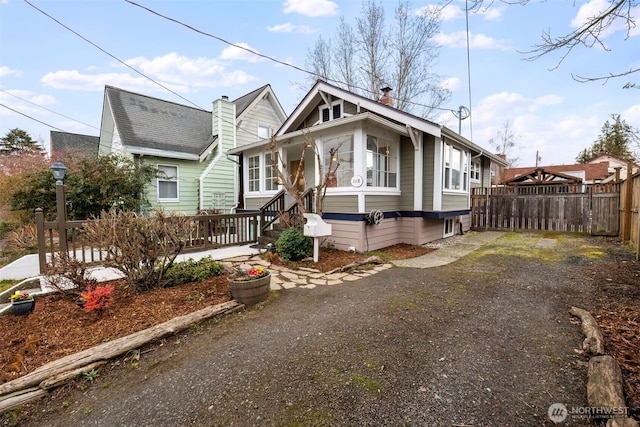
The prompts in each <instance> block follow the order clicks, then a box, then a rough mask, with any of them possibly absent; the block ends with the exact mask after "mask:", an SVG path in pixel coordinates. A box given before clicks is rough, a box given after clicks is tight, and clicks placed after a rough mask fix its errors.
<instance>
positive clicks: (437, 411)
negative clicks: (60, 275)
mask: <svg viewBox="0 0 640 427" xmlns="http://www.w3.org/2000/svg"><path fill="white" fill-rule="evenodd" d="M547 237H548V236H547ZM540 239H541V236H534V235H511V234H508V235H506V236H505V237H502V238H500V239H497V240H495V241H493V242H490V243H488V244H486V245H484V246H483V247H482V248H480V249H479V250H476V251H475V252H473V253H471V254H470V255H468V256H466V257H464V258H462V259H460V260H458V261H456V262H453V263H451V264H449V265H446V266H442V267H436V268H429V269H415V268H392V269H389V270H386V271H383V272H381V273H378V274H376V275H374V276H371V277H369V278H367V279H363V280H360V281H356V282H350V283H344V284H341V285H338V286H324V287H318V288H315V289H312V290H308V289H301V288H297V289H293V290H288V291H283V292H281V293H279V294H277V295H274V297H273V298H272V300H271V301H270V302H269V303H268V304H266V305H264V307H262V308H258V309H256V310H252V311H247V312H245V313H242V314H237V315H233V316H232V317H231V318H228V319H224V320H222V321H220V322H218V323H215V322H213V321H209V322H206V323H204V324H203V325H202V326H198V327H194V328H192V329H191V330H190V331H189V332H188V333H183V334H180V335H179V336H177V337H171V338H168V339H167V340H165V341H163V342H162V343H160V344H162V345H160V344H156V345H155V346H154V347H152V349H153V350H152V351H148V352H146V353H145V352H144V351H143V354H142V356H141V358H140V360H139V361H132V359H131V358H129V359H127V360H126V361H125V360H124V359H122V360H120V362H119V367H118V368H117V369H113V370H110V369H109V367H106V368H104V369H103V370H102V373H101V376H100V378H99V379H98V380H97V381H95V382H94V383H93V384H91V385H88V386H86V387H85V388H84V389H83V390H78V389H71V390H68V391H66V392H65V393H61V394H60V395H59V396H57V397H53V398H52V399H49V400H48V401H46V402H41V403H38V404H36V405H35V406H34V409H33V416H31V417H30V420H29V421H28V422H27V423H26V424H24V425H34V426H36V425H37V426H40V425H56V426H81V425H92V426H93V425H96V426H185V425H201V426H253V425H256V426H272V425H273V426H307V425H327V426H398V425H419V426H474V427H475V426H543V425H544V426H551V425H554V424H553V423H552V422H551V421H550V420H549V419H548V417H547V410H548V408H549V406H550V405H551V404H552V403H556V402H559V403H564V404H566V405H567V406H585V405H586V360H587V359H586V357H584V356H582V355H580V354H578V353H577V352H576V351H575V350H574V349H577V348H578V347H580V343H581V342H582V339H583V337H582V334H581V332H580V326H579V324H576V323H575V322H572V319H571V318H570V316H569V314H568V309H569V307H570V306H571V305H577V306H580V307H583V308H586V309H592V308H593V307H592V305H593V304H594V303H595V301H596V296H597V295H596V293H597V291H596V285H595V284H594V283H592V282H591V279H590V277H591V273H590V272H589V271H591V270H593V269H597V268H598V266H599V265H600V264H601V263H603V262H605V261H606V257H607V255H606V254H605V252H606V251H607V249H606V245H608V244H612V243H611V242H610V241H608V240H604V239H595V238H581V237H560V238H558V239H557V243H556V244H555V245H554V244H551V245H549V244H548V243H549V242H548V240H545V241H546V244H545V245H538V243H540ZM562 425H563V426H564V425H566V426H576V425H590V424H588V423H586V422H585V421H583V420H576V419H568V420H567V421H566V422H564V423H563V424H562Z"/></svg>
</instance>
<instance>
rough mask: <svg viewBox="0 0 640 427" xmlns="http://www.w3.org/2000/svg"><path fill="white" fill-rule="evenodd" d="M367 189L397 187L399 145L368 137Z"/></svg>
mask: <svg viewBox="0 0 640 427" xmlns="http://www.w3.org/2000/svg"><path fill="white" fill-rule="evenodd" d="M366 161H367V187H391V188H395V187H396V186H397V176H398V173H397V171H398V143H397V142H394V141H385V140H383V139H380V138H377V137H375V136H371V135H368V136H367V160H366Z"/></svg>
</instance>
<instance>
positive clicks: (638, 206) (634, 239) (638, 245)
mask: <svg viewBox="0 0 640 427" xmlns="http://www.w3.org/2000/svg"><path fill="white" fill-rule="evenodd" d="M627 206H628V207H629V209H627ZM620 211H621V212H622V219H621V221H620V236H621V238H622V241H624V242H631V244H633V245H634V246H635V250H636V259H640V214H639V213H638V212H639V211H640V173H637V174H636V175H635V176H633V177H632V178H631V179H626V180H625V181H624V182H623V183H622V184H621V186H620Z"/></svg>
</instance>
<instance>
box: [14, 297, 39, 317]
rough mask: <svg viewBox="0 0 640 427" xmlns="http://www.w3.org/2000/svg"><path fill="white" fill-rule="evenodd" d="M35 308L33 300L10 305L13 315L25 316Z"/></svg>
mask: <svg viewBox="0 0 640 427" xmlns="http://www.w3.org/2000/svg"><path fill="white" fill-rule="evenodd" d="M35 306H36V301H35V300H33V299H30V300H26V301H14V302H12V303H11V308H12V309H13V314H27V313H31V312H32V311H33V308H34V307H35Z"/></svg>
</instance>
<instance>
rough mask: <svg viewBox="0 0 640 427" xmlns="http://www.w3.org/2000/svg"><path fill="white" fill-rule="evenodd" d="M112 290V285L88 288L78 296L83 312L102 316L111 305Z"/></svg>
mask: <svg viewBox="0 0 640 427" xmlns="http://www.w3.org/2000/svg"><path fill="white" fill-rule="evenodd" d="M114 289H115V288H114V287H113V285H107V286H95V287H89V288H88V289H87V290H86V291H85V292H82V293H81V294H80V297H81V298H82V300H83V301H84V310H85V311H95V312H96V313H98V314H99V315H100V314H102V313H103V312H104V310H106V309H107V307H109V306H110V305H111V293H112V292H113V290H114Z"/></svg>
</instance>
